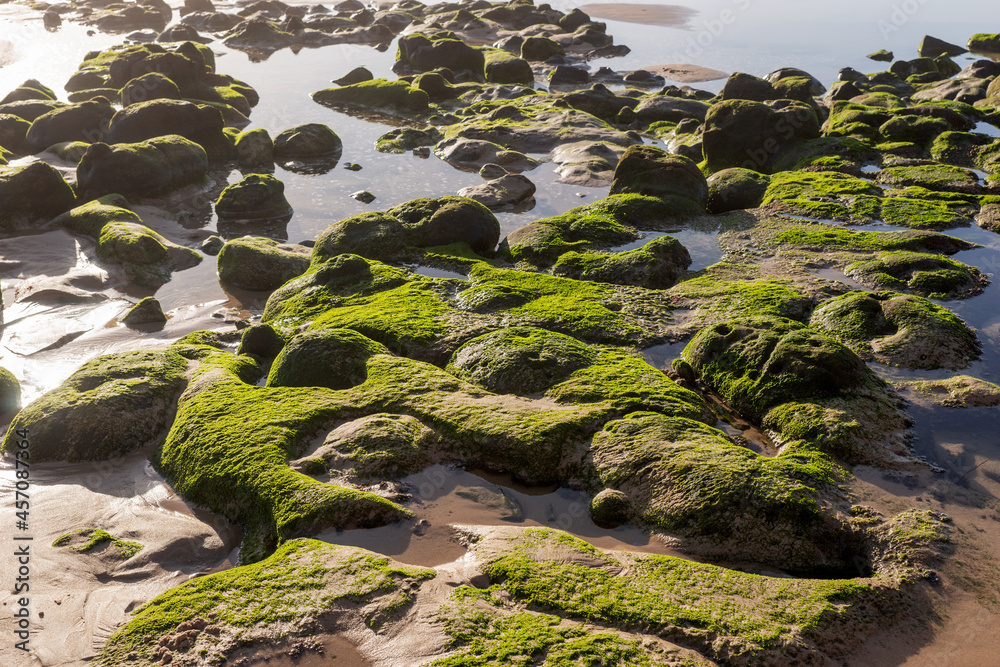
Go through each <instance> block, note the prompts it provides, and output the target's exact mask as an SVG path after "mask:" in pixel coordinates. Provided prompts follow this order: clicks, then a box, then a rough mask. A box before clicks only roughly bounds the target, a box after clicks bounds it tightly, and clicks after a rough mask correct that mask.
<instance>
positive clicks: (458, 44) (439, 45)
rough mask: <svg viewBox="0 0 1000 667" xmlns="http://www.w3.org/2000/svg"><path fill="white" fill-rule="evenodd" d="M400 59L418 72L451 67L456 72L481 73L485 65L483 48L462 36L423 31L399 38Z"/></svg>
mask: <svg viewBox="0 0 1000 667" xmlns="http://www.w3.org/2000/svg"><path fill="white" fill-rule="evenodd" d="M398 47H399V49H398V52H397V53H398V55H399V60H400V61H401V62H403V63H405V64H406V65H408V66H409V67H410V68H411V69H413V70H414V71H417V72H429V71H431V70H434V69H437V68H439V67H447V68H448V69H450V70H451V71H453V72H461V71H469V72H472V73H473V74H475V75H479V76H481V75H482V74H483V70H484V68H485V57H484V56H483V52H482V51H480V50H479V49H476V48H475V47H472V46H469V45H468V44H466V43H465V42H463V41H461V40H460V39H455V38H453V37H442V38H435V39H431V38H428V37H427V36H426V35H424V34H422V33H413V34H410V35H404V36H403V37H400V38H399V42H398Z"/></svg>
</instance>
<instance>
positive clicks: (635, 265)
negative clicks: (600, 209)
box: [552, 236, 691, 289]
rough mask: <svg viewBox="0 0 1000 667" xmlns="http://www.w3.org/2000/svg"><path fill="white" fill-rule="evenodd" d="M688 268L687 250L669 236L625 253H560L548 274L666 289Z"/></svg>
mask: <svg viewBox="0 0 1000 667" xmlns="http://www.w3.org/2000/svg"><path fill="white" fill-rule="evenodd" d="M690 265H691V255H690V254H689V253H688V251H687V248H685V247H684V246H683V245H681V243H680V241H678V240H677V239H675V238H673V237H672V236H661V237H658V238H655V239H653V240H652V241H650V242H649V243H647V244H645V245H644V246H642V247H640V248H636V249H634V250H628V251H625V252H619V253H594V252H589V253H581V252H575V251H570V252H567V253H563V254H562V255H561V256H560V257H559V260H558V261H557V262H556V263H555V265H554V266H553V267H552V272H553V273H554V274H555V275H559V276H566V277H570V278H577V279H580V280H592V281H594V282H599V283H610V284H615V285H635V286H637V287H647V288H650V289H667V288H669V287H671V286H673V285H674V283H676V282H677V279H678V278H679V277H680V276H681V274H682V273H683V272H684V270H685V269H687V267H688V266H690Z"/></svg>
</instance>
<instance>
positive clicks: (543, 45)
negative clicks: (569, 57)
mask: <svg viewBox="0 0 1000 667" xmlns="http://www.w3.org/2000/svg"><path fill="white" fill-rule="evenodd" d="M565 53H566V50H565V49H563V47H562V46H561V45H560V44H559V43H558V42H556V41H555V40H552V39H549V38H548V37H542V36H540V35H536V36H532V37H526V38H525V39H524V41H523V42H521V57H522V58H523V59H525V60H529V61H536V62H537V61H545V60H548V59H549V58H551V57H552V56H561V55H565Z"/></svg>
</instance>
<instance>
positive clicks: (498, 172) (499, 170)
mask: <svg viewBox="0 0 1000 667" xmlns="http://www.w3.org/2000/svg"><path fill="white" fill-rule="evenodd" d="M508 173H510V172H508V171H507V170H506V169H504V168H503V167H501V166H500V165H498V164H493V163H489V164H484V165H483V168H482V169H480V170H479V175H480V176H482V177H483V178H485V179H486V180H487V181H492V180H493V179H495V178H500V177H501V176H506V175H507V174H508Z"/></svg>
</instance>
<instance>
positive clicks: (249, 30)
mask: <svg viewBox="0 0 1000 667" xmlns="http://www.w3.org/2000/svg"><path fill="white" fill-rule="evenodd" d="M297 41H298V40H297V39H296V37H295V35H293V34H292V33H290V32H285V31H284V30H281V29H280V28H278V27H277V26H275V25H274V24H272V23H269V22H267V21H266V20H264V19H262V18H254V19H250V20H247V21H243V22H242V23H240V24H239V25H237V26H235V27H234V28H233V29H232V30H231V31H230V32H229V33H228V34H227V36H226V38H225V39H224V40H223V43H224V44H225V45H226V46H229V47H232V48H234V49H248V50H250V49H252V50H255V51H277V50H279V49H283V48H285V47H288V46H292V45H293V44H295V43H296V42H297Z"/></svg>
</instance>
